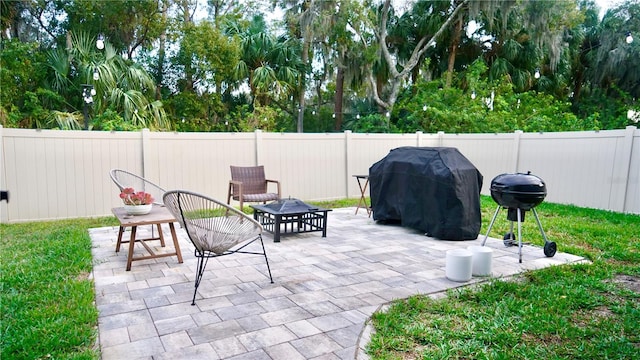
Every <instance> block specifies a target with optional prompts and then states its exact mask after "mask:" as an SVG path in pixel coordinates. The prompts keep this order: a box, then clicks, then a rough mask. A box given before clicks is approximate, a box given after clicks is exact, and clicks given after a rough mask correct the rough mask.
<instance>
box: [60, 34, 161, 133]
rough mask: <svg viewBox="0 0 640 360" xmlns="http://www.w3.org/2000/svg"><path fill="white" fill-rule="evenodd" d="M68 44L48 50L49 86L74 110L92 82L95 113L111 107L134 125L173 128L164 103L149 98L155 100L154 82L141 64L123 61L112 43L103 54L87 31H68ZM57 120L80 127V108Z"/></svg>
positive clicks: (63, 125) (61, 124)
mask: <svg viewBox="0 0 640 360" xmlns="http://www.w3.org/2000/svg"><path fill="white" fill-rule="evenodd" d="M69 44H70V45H71V46H70V47H68V48H67V49H64V50H63V49H53V50H51V51H49V53H48V56H47V65H48V66H49V69H50V76H49V80H48V86H49V87H50V89H51V90H53V91H56V92H58V93H60V94H61V95H63V96H64V97H65V98H66V99H67V102H68V103H69V104H73V105H72V106H71V110H74V109H78V108H80V107H81V106H82V105H79V104H81V101H82V99H81V96H80V94H82V89H83V85H85V86H86V85H91V86H92V87H93V89H94V90H95V95H94V96H93V109H94V113H95V114H101V113H102V112H104V111H106V110H107V109H110V110H112V111H115V112H116V113H118V114H120V115H121V116H122V118H123V119H124V120H125V121H126V122H128V123H130V124H132V125H133V126H135V127H151V128H169V127H170V126H169V123H168V121H167V119H166V116H165V114H164V110H163V109H162V103H161V102H160V101H150V100H149V99H153V96H154V90H155V83H154V81H153V78H152V77H151V76H150V75H149V74H148V73H147V72H146V71H145V70H144V69H143V68H142V67H141V66H139V65H137V64H134V63H131V62H129V61H126V60H124V59H123V58H122V56H120V55H119V54H117V53H116V51H115V50H114V48H113V47H112V46H111V45H110V44H109V43H106V44H105V49H104V53H98V52H97V50H96V49H95V38H92V37H91V36H88V35H87V34H85V33H79V34H69ZM56 119H64V122H63V123H60V124H59V125H60V126H61V127H71V128H77V129H79V128H81V126H80V119H81V117H80V114H79V111H78V110H75V111H73V112H72V113H70V114H68V113H67V114H65V113H64V112H59V113H57V115H56ZM70 119H76V121H71V120H70ZM84 125H85V126H87V125H88V124H84ZM98 125H99V124H98Z"/></svg>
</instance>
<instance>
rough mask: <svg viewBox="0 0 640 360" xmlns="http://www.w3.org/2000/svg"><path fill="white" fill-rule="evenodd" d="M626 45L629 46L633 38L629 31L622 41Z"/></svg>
mask: <svg viewBox="0 0 640 360" xmlns="http://www.w3.org/2000/svg"><path fill="white" fill-rule="evenodd" d="M624 41H626V42H627V44H631V43H632V42H633V36H631V31H627V37H626V38H625V39H624Z"/></svg>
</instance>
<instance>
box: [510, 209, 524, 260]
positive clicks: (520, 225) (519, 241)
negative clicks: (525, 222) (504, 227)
mask: <svg viewBox="0 0 640 360" xmlns="http://www.w3.org/2000/svg"><path fill="white" fill-rule="evenodd" d="M517 211H518V261H519V262H520V263H521V264H522V235H521V230H522V224H521V223H522V221H521V219H522V213H521V212H520V208H518V209H517ZM511 224H512V226H513V223H511Z"/></svg>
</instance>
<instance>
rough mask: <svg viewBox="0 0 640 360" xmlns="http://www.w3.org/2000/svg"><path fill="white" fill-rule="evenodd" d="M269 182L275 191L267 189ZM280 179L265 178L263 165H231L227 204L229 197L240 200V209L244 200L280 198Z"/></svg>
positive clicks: (242, 209)
mask: <svg viewBox="0 0 640 360" xmlns="http://www.w3.org/2000/svg"><path fill="white" fill-rule="evenodd" d="M269 184H275V185H276V186H277V189H278V190H277V193H272V192H271V193H270V192H269V191H268V189H269ZM280 198H281V189H280V181H278V180H272V179H267V178H266V176H265V173H264V166H263V165H259V166H233V165H232V166H231V180H230V181H229V190H228V192H227V204H229V205H230V204H231V199H233V200H236V201H239V202H240V211H244V203H245V202H261V203H263V204H266V203H267V201H274V200H280Z"/></svg>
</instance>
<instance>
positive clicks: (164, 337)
mask: <svg viewBox="0 0 640 360" xmlns="http://www.w3.org/2000/svg"><path fill="white" fill-rule="evenodd" d="M354 211H355V208H345V209H336V210H334V211H332V212H330V213H329V220H328V232H327V237H326V238H322V237H321V236H320V234H319V233H308V234H298V235H289V236H284V237H283V238H282V240H281V242H280V243H274V242H273V237H272V236H271V234H268V233H265V234H264V235H263V238H264V240H265V247H266V250H267V254H268V257H269V263H270V265H271V271H272V272H273V278H274V282H275V283H274V284H271V283H270V282H269V279H268V276H266V275H265V274H266V266H265V263H264V258H263V257H261V256H257V255H244V254H236V255H231V256H225V257H222V258H218V259H211V260H210V261H209V264H208V266H207V271H206V273H205V275H204V277H203V281H202V283H201V285H200V287H199V289H198V296H197V298H196V306H191V304H190V303H191V297H192V295H193V286H194V285H193V279H194V277H195V274H194V272H195V266H196V265H195V264H196V260H195V257H194V256H193V246H192V245H191V243H190V242H189V240H188V239H187V238H186V236H185V235H184V233H183V231H182V229H179V230H178V236H179V237H180V246H181V248H182V254H183V256H184V263H183V264H179V263H178V261H177V259H176V258H175V257H166V258H160V259H154V260H144V261H138V262H134V263H133V266H132V269H131V271H125V266H126V257H127V255H126V250H124V251H121V252H120V253H118V254H116V253H115V244H116V238H117V231H118V228H117V227H108V228H98V229H92V230H91V231H90V235H91V239H92V242H93V256H94V270H93V278H94V282H95V287H96V303H97V307H98V310H99V312H100V315H99V332H100V348H101V352H102V359H104V360H120V359H283V360H295V359H365V358H366V355H365V354H364V351H363V350H362V348H363V347H364V346H366V343H367V337H368V334H369V332H370V328H369V327H368V326H367V325H366V324H367V323H366V322H367V320H368V318H369V316H370V315H371V314H372V313H373V312H374V311H375V310H377V309H379V308H380V307H381V306H382V305H384V304H386V303H388V302H389V301H391V300H393V299H397V298H405V297H407V296H410V295H413V294H418V293H422V294H438V293H441V292H442V291H444V290H446V289H450V288H453V287H458V286H463V285H468V284H472V283H476V282H479V281H486V280H487V279H488V278H486V277H484V278H478V277H474V278H473V279H472V280H471V281H469V282H467V283H459V282H453V281H450V280H448V279H447V278H446V277H445V253H446V251H447V250H449V249H454V248H466V247H467V246H470V245H479V244H480V243H481V240H482V238H483V235H482V234H481V235H480V238H479V239H478V240H473V241H442V240H436V239H432V238H429V237H426V236H424V235H423V234H421V233H419V232H416V231H414V230H411V229H406V228H402V227H399V226H390V225H380V224H376V223H375V222H374V221H373V220H372V219H371V218H368V217H367V215H366V212H362V211H361V212H359V214H358V215H354ZM543 226H544V224H543ZM147 228H149V227H147ZM138 231H139V232H143V231H150V229H149V230H147V229H144V228H141V229H139V230H138ZM166 231H167V235H166V236H167V237H169V236H170V235H169V234H168V229H166ZM141 235H144V234H141ZM524 236H525V238H526V236H527V234H524ZM525 240H526V239H525ZM170 243H171V242H168V244H170ZM152 244H153V243H152ZM254 245H256V246H259V244H253V245H251V246H254ZM559 245H561V244H559ZM138 246H139V245H136V247H138ZM168 246H170V245H168ZM487 246H489V247H491V248H492V249H493V258H492V261H493V277H502V276H511V275H514V274H517V273H520V272H522V271H524V270H527V269H535V268H542V267H545V266H551V265H559V264H567V263H575V262H580V261H584V260H583V259H582V258H580V257H578V256H573V255H569V254H564V253H560V252H558V253H557V254H556V255H555V256H554V257H553V258H546V257H545V256H544V254H543V251H542V249H541V248H540V247H534V246H528V245H525V246H524V248H523V263H522V264H520V263H518V248H517V246H516V247H509V248H507V247H505V246H504V245H503V242H502V240H501V239H500V240H499V239H493V238H489V240H488V241H487ZM160 249H161V248H160ZM136 251H140V252H142V251H143V248H142V247H141V246H139V248H136Z"/></svg>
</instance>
